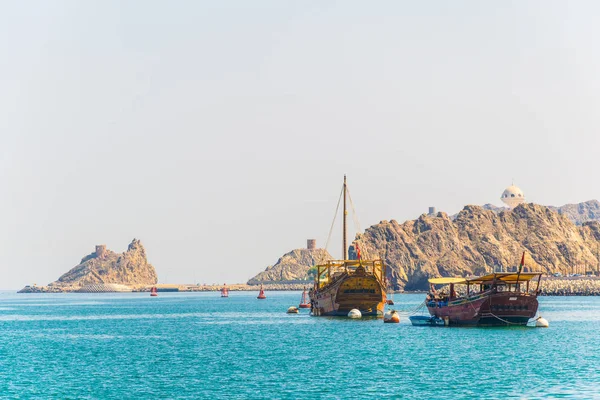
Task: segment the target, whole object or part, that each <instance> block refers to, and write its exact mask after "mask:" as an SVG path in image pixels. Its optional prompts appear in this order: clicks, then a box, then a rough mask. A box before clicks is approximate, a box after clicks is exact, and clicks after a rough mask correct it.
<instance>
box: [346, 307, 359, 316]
mask: <svg viewBox="0 0 600 400" xmlns="http://www.w3.org/2000/svg"><path fill="white" fill-rule="evenodd" d="M348 318H362V314H361V313H360V310H357V309H356V308H353V309H352V310H350V312H349V313H348Z"/></svg>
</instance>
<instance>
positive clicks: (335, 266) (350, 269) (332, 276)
mask: <svg viewBox="0 0 600 400" xmlns="http://www.w3.org/2000/svg"><path fill="white" fill-rule="evenodd" d="M359 268H363V269H364V272H365V274H366V275H373V276H375V278H376V279H377V280H378V281H380V282H382V283H384V282H385V263H384V262H383V261H382V260H329V261H327V262H326V263H325V264H321V265H317V274H316V276H315V283H316V285H317V287H319V288H320V287H323V286H324V285H328V284H332V283H334V282H336V281H337V280H339V279H341V277H342V276H343V275H345V274H355V273H357V270H358V269H359Z"/></svg>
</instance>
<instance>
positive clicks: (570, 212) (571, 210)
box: [450, 200, 600, 225]
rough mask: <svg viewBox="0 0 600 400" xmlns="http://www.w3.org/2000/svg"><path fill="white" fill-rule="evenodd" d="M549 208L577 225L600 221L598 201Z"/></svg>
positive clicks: (492, 208) (488, 206)
mask: <svg viewBox="0 0 600 400" xmlns="http://www.w3.org/2000/svg"><path fill="white" fill-rule="evenodd" d="M482 207H483V209H484V210H490V211H494V212H495V213H496V214H497V213H500V212H502V211H508V210H510V209H509V208H507V207H497V206H495V205H493V204H489V203H488V204H484V205H483V206H482ZM548 208H549V209H551V210H553V211H556V212H558V213H559V214H563V215H565V216H566V217H567V218H569V219H570V220H571V221H572V222H573V223H574V224H575V225H583V224H584V223H585V222H588V221H600V201H598V200H588V201H584V202H583V203H576V204H565V205H564V206H560V207H554V206H548ZM457 216H458V214H454V215H451V216H450V219H452V220H454V219H455V218H456V217H457Z"/></svg>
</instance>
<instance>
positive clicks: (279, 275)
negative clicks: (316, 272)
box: [248, 249, 331, 285]
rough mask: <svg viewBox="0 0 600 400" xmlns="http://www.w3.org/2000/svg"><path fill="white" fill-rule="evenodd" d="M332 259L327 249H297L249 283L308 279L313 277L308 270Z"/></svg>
mask: <svg viewBox="0 0 600 400" xmlns="http://www.w3.org/2000/svg"><path fill="white" fill-rule="evenodd" d="M329 259H331V255H330V254H329V253H328V252H327V250H325V249H313V250H309V249H297V250H292V251H290V252H289V253H287V254H285V255H284V256H283V257H281V258H280V259H279V260H278V261H277V262H276V263H275V265H273V266H270V267H267V269H266V270H264V271H263V272H261V273H260V274H258V275H256V276H255V277H254V278H251V279H250V280H249V281H248V285H257V284H260V283H275V282H290V281H308V280H311V279H312V278H311V277H310V276H309V275H308V270H309V269H310V268H311V267H313V266H315V265H317V264H318V263H321V262H323V261H325V260H329Z"/></svg>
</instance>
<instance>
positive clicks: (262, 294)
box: [257, 283, 267, 300]
mask: <svg viewBox="0 0 600 400" xmlns="http://www.w3.org/2000/svg"><path fill="white" fill-rule="evenodd" d="M266 298H267V296H265V291H264V290H263V285H262V283H261V284H260V293H259V294H258V297H257V299H259V300H263V299H266Z"/></svg>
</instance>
